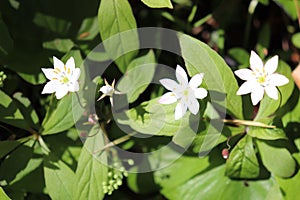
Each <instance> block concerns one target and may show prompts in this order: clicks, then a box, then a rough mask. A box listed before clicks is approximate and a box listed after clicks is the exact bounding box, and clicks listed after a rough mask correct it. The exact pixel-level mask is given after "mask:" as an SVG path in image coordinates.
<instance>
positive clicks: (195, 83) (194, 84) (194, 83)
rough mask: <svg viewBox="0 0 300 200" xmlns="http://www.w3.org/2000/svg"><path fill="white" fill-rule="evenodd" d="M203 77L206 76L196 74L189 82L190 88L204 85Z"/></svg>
mask: <svg viewBox="0 0 300 200" xmlns="http://www.w3.org/2000/svg"><path fill="white" fill-rule="evenodd" d="M203 76H204V73H201V74H196V75H195V76H193V77H192V79H191V80H190V82H189V85H190V87H191V88H197V87H199V86H200V85H201V83H202V80H203Z"/></svg>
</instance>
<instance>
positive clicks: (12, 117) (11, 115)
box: [0, 90, 30, 130]
mask: <svg viewBox="0 0 300 200" xmlns="http://www.w3.org/2000/svg"><path fill="white" fill-rule="evenodd" d="M0 99H1V101H0V108H1V112H0V121H1V122H3V123H6V124H9V125H12V126H15V127H18V128H21V129H24V130H28V129H29V128H30V126H29V124H28V123H27V122H26V121H25V119H24V116H23V115H22V113H21V111H20V109H19V108H18V107H17V105H16V103H15V102H14V101H13V99H11V98H10V97H9V96H8V95H7V94H5V93H4V92H3V91H1V90H0Z"/></svg>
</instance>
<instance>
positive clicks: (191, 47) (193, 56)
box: [179, 34, 243, 119]
mask: <svg viewBox="0 0 300 200" xmlns="http://www.w3.org/2000/svg"><path fill="white" fill-rule="evenodd" d="M179 42H180V47H181V53H182V56H183V58H184V60H185V65H186V67H187V69H188V72H189V75H190V76H193V75H195V74H198V73H204V82H205V84H206V85H207V88H208V90H209V93H210V95H211V98H212V99H211V101H213V102H215V103H218V104H220V105H221V106H222V107H225V106H226V108H227V109H228V110H229V112H230V113H231V114H233V115H234V116H236V117H237V118H239V119H243V112H242V99H241V97H240V96H238V95H236V92H237V90H238V84H237V81H236V79H235V77H234V75H233V72H232V70H231V69H230V68H229V67H228V66H227V64H226V63H225V61H224V60H223V59H222V58H221V57H220V56H219V55H218V54H217V53H216V52H215V51H214V50H212V49H211V48H210V47H209V46H207V45H206V44H204V43H202V42H200V41H199V40H196V39H195V38H192V37H190V36H187V35H184V34H180V35H179ZM214 93H216V94H215V95H213V96H212V94H214ZM225 95H226V105H225V101H224V98H225Z"/></svg>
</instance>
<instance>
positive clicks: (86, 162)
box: [74, 126, 108, 200]
mask: <svg viewBox="0 0 300 200" xmlns="http://www.w3.org/2000/svg"><path fill="white" fill-rule="evenodd" d="M89 135H94V136H93V137H88V138H87V140H86V141H85V143H84V147H83V148H82V151H81V154H80V157H79V161H78V167H77V170H76V189H75V198H74V199H89V200H99V199H103V197H104V193H103V182H106V181H107V171H108V169H107V166H106V163H107V155H106V152H103V153H102V154H101V155H99V153H98V154H94V153H93V152H96V151H97V150H99V149H100V148H102V147H103V146H104V141H103V140H104V138H103V137H104V136H103V132H102V130H101V129H100V127H98V126H94V127H93V128H92V130H91V131H90V133H89Z"/></svg>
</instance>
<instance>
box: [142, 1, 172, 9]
mask: <svg viewBox="0 0 300 200" xmlns="http://www.w3.org/2000/svg"><path fill="white" fill-rule="evenodd" d="M142 2H143V3H144V4H146V5H147V6H149V7H150V8H173V5H172V3H171V0H142Z"/></svg>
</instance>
